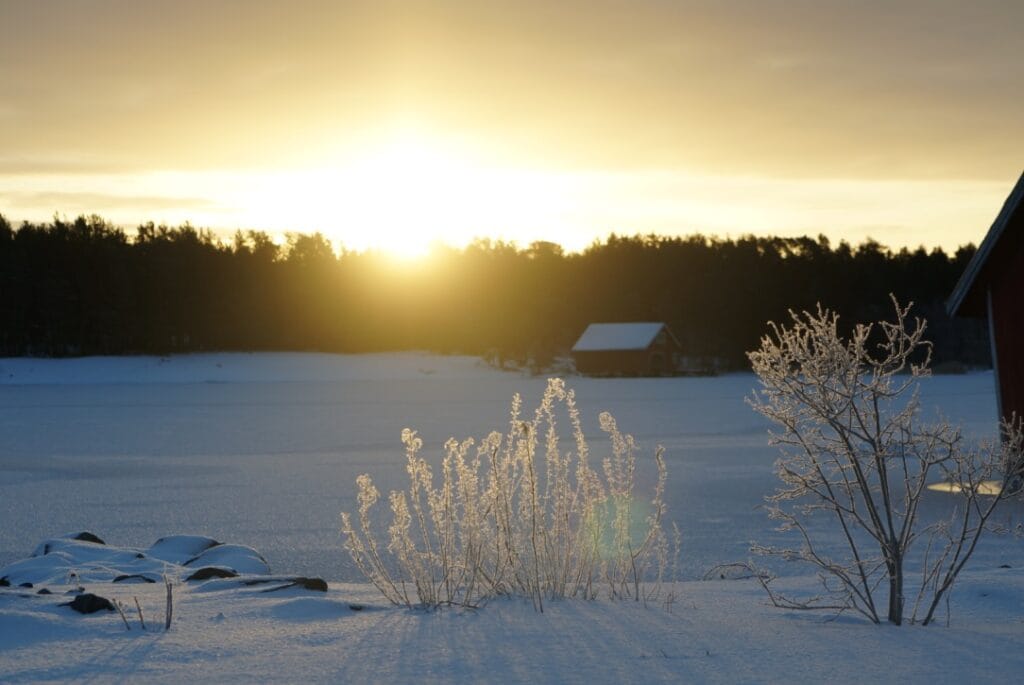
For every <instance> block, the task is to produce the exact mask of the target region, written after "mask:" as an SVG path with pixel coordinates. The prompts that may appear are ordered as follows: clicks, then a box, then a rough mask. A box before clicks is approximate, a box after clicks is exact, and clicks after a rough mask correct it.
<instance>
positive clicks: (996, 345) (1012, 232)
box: [946, 174, 1024, 419]
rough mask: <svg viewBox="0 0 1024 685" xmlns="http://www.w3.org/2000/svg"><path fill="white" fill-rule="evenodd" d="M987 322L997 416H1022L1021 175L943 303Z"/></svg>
mask: <svg viewBox="0 0 1024 685" xmlns="http://www.w3.org/2000/svg"><path fill="white" fill-rule="evenodd" d="M946 308H947V309H948V311H949V313H950V314H951V315H952V316H966V317H979V318H982V317H983V318H985V319H987V320H988V332H989V340H990V342H991V345H992V366H993V369H994V370H995V376H996V398H997V400H998V403H999V416H1000V417H1002V418H1006V419H1009V418H1010V417H1011V416H1013V415H1014V414H1016V415H1017V416H1018V417H1024V174H1021V177H1020V179H1019V180H1018V181H1017V185H1016V186H1014V188H1013V191H1012V192H1011V193H1010V196H1009V197H1008V198H1007V199H1006V203H1005V204H1004V205H1003V209H1002V211H1001V212H999V216H997V217H996V220H995V222H994V223H993V224H992V228H990V229H989V231H988V235H986V236H985V239H984V240H983V241H982V243H981V246H980V247H979V248H978V251H977V253H975V255H974V257H973V258H972V259H971V261H970V262H969V263H968V264H967V268H966V269H965V270H964V273H963V275H962V276H961V277H960V281H959V282H958V283H957V284H956V288H955V289H954V290H953V294H952V295H951V296H950V298H949V300H948V301H947V302H946Z"/></svg>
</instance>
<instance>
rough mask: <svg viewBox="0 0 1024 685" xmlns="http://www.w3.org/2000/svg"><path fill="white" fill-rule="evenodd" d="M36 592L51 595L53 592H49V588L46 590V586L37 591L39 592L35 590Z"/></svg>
mask: <svg viewBox="0 0 1024 685" xmlns="http://www.w3.org/2000/svg"><path fill="white" fill-rule="evenodd" d="M36 594H37V595H52V594H53V593H52V592H50V591H49V590H47V589H46V588H43V589H42V590H40V591H39V592H37V593H36Z"/></svg>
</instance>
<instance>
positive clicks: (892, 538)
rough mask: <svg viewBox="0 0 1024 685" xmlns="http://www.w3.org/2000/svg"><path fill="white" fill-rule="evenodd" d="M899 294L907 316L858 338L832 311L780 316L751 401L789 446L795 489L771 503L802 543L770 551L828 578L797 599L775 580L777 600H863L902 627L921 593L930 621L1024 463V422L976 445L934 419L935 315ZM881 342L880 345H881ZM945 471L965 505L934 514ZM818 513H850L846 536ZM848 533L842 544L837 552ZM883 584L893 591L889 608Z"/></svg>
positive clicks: (866, 610) (758, 361)
mask: <svg viewBox="0 0 1024 685" xmlns="http://www.w3.org/2000/svg"><path fill="white" fill-rule="evenodd" d="M893 304H894V305H895V310H896V311H895V318H894V320H892V321H888V322H884V321H883V322H881V323H879V324H877V325H875V326H872V325H858V326H856V327H855V328H854V330H853V332H852V334H851V335H850V337H849V338H847V339H843V338H842V337H840V335H839V333H838V318H839V317H838V316H836V315H835V314H834V313H832V312H829V311H827V310H822V309H821V308H820V307H819V309H818V311H817V313H815V314H809V313H806V312H805V313H803V314H802V315H798V314H792V322H791V324H790V325H789V326H788V327H787V326H777V325H775V324H770V328H771V333H770V335H766V336H765V337H764V338H762V340H761V347H760V349H758V350H756V351H754V352H751V353H750V355H749V356H750V361H751V363H752V365H753V369H754V372H755V373H756V374H757V375H758V377H759V379H760V381H761V389H760V391H759V392H758V393H757V394H756V395H755V396H754V397H753V398H752V400H751V404H752V405H753V407H754V409H755V410H756V411H758V412H760V413H761V414H763V415H764V416H766V417H768V418H769V419H771V420H772V421H774V422H775V423H776V424H777V425H778V427H779V429H780V430H778V432H775V433H773V434H772V442H773V444H776V445H779V446H780V447H781V448H782V453H783V456H782V458H781V459H779V461H777V462H776V472H777V474H778V476H779V478H780V480H781V481H782V486H781V487H780V488H779V490H778V491H777V492H776V493H775V494H774V495H773V496H771V497H770V498H769V504H770V508H769V511H770V513H771V515H772V517H773V518H776V519H778V520H780V521H781V522H782V529H783V530H790V531H793V532H795V533H797V537H798V538H799V540H800V546H799V547H797V548H792V549H790V548H782V549H780V548H769V547H759V548H756V549H757V551H759V552H761V553H764V554H773V555H779V556H781V557H783V558H785V559H788V560H798V561H802V562H806V563H809V564H811V565H812V566H814V567H816V568H817V569H818V570H819V572H820V574H821V579H822V584H823V586H824V589H825V592H824V593H823V594H822V595H821V596H819V597H815V598H812V599H810V600H800V601H797V600H792V599H788V598H785V597H781V596H778V595H776V594H774V593H773V592H771V590H770V588H769V586H768V583H767V581H765V588H766V589H768V590H769V594H770V596H771V598H772V601H773V602H775V603H776V604H777V605H780V606H785V607H787V608H791V609H829V610H838V611H842V610H845V609H853V610H855V611H858V612H860V613H861V614H863V615H864V616H866V617H867V618H868V619H870V620H871V621H874V622H876V623H878V622H880V620H881V617H882V616H885V617H886V618H887V619H888V620H889V621H890V622H892V623H895V624H900V623H901V622H902V621H903V618H904V610H905V606H906V605H907V604H908V602H907V599H906V598H907V596H908V594H909V597H910V599H911V601H912V602H913V604H912V608H911V616H910V618H911V621H917V620H920V621H921V622H922V623H924V624H927V623H930V622H931V621H932V620H933V619H934V617H935V612H936V609H937V608H938V607H939V606H940V602H942V600H943V599H944V598H945V599H947V600H948V597H949V593H950V591H951V590H952V587H953V584H954V582H955V581H956V579H957V577H958V575H959V573H960V571H961V570H962V569H963V567H964V565H965V564H966V563H967V561H968V559H970V557H971V554H972V553H973V552H974V549H975V547H976V545H977V544H978V541H979V539H980V538H981V536H982V534H983V533H984V532H985V530H986V529H987V528H988V526H989V521H990V519H991V516H992V513H993V511H994V510H995V508H996V506H997V505H998V504H999V503H1000V502H1001V501H1002V500H1003V499H1005V498H1007V497H1009V496H1011V493H1012V491H1013V490H1014V488H1013V487H1012V483H1013V481H1014V479H1016V478H1019V474H1020V473H1021V471H1022V468H1024V456H1022V451H1021V430H1020V426H1019V424H1017V425H1008V426H1004V435H1003V440H1002V441H1001V442H999V443H998V444H995V445H987V446H986V445H982V446H980V447H973V446H970V445H966V444H965V441H964V439H963V437H962V435H961V433H960V431H959V429H957V428H954V427H953V426H951V425H949V423H947V422H945V421H938V422H936V423H934V424H926V423H923V422H922V421H921V418H920V407H919V402H918V393H917V383H918V379H920V378H923V377H925V376H927V375H929V370H928V360H929V352H930V345H929V343H927V342H926V341H925V340H924V337H923V336H924V331H925V322H924V321H923V320H920V319H918V320H915V321H913V322H911V321H909V320H908V318H907V314H908V311H909V307H906V308H904V307H901V306H899V304H897V303H896V302H895V300H894V301H893ZM874 339H877V340H879V343H878V345H877V347H876V346H874V345H870V344H869V341H870V340H874ZM915 360H919V363H915ZM938 478H945V479H946V481H947V489H949V490H950V491H952V492H954V493H958V494H957V495H955V496H958V497H959V502H958V503H957V507H956V509H955V510H954V511H953V513H952V515H951V517H950V518H949V519H948V520H946V521H938V522H934V523H930V524H925V523H922V522H921V520H920V517H919V507H920V504H921V501H922V496H923V495H924V493H925V489H926V486H927V485H928V484H929V482H930V481H933V480H935V479H938ZM817 513H824V514H825V515H826V516H828V517H831V520H832V521H833V522H834V523H835V524H836V527H835V529H834V531H835V536H834V537H828V536H822V535H820V534H816V533H815V531H813V530H812V529H811V528H810V527H809V526H808V522H809V520H810V518H811V517H812V516H813V515H815V514H817ZM836 542H838V543H839V550H840V552H839V553H837V554H835V555H832V554H830V551H831V550H832V547H833V545H834V544H835V543H836ZM915 547H917V548H918V549H917V551H916V554H915V555H914V557H913V559H914V565H915V567H916V566H917V563H918V561H919V563H920V566H919V567H917V568H918V569H919V572H918V573H915V574H914V575H913V576H911V575H908V573H905V567H906V565H907V561H908V559H910V558H911V551H912V549H914V548H915ZM920 547H923V548H924V549H923V550H921V549H919V548H920ZM758 577H761V576H760V575H759V576H758ZM912 584H913V585H914V586H915V587H913V588H911V585H912ZM880 588H885V589H887V590H888V596H887V597H886V598H885V599H886V601H887V606H884V607H883V605H881V603H880V601H881V597H879V596H878V595H881V594H882V593H881V592H879V590H880ZM947 616H948V609H947Z"/></svg>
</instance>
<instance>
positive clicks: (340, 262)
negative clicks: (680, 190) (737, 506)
mask: <svg viewBox="0 0 1024 685" xmlns="http://www.w3.org/2000/svg"><path fill="white" fill-rule="evenodd" d="M974 249H975V248H974V246H972V245H968V246H965V247H961V248H960V249H958V250H957V251H956V252H955V254H952V255H948V254H946V253H945V252H944V251H943V250H941V249H938V248H936V249H933V250H931V251H926V250H925V249H923V248H919V249H916V250H908V249H900V250H898V251H893V250H890V249H888V248H886V247H885V246H883V245H880V244H879V243H877V242H874V241H867V242H864V243H861V244H860V245H857V246H851V245H850V244H848V243H846V242H839V243H838V244H835V245H833V244H832V243H830V241H829V240H828V239H827V238H825V237H824V236H819V237H817V238H809V237H801V238H761V237H753V236H743V237H740V238H736V239H724V238H712V237H706V236H701V235H693V236H688V237H661V236H632V237H622V236H616V235H611V236H609V237H608V238H607V239H605V240H603V241H597V242H595V243H593V244H592V245H591V246H590V247H588V248H587V249H585V250H583V251H582V252H580V253H571V254H570V253H565V252H564V251H563V250H562V248H561V247H560V246H559V245H557V244H554V243H549V242H535V243H533V244H531V245H530V246H528V247H518V246H516V245H514V244H510V243H505V242H500V241H499V242H493V241H486V240H481V241H477V242H474V243H472V244H470V245H468V246H467V247H465V248H458V249H457V248H450V247H443V246H435V248H434V249H433V250H432V252H431V255H430V257H429V258H427V259H424V260H422V261H417V262H400V261H397V260H395V259H394V258H392V257H389V256H388V255H386V254H383V253H378V252H372V251H371V252H351V251H346V250H342V251H341V252H340V254H339V253H336V252H335V250H334V249H333V247H332V245H331V244H330V242H329V241H328V240H327V239H326V238H325V237H324V236H323V235H322V234H320V233H313V234H300V233H293V234H288V239H287V243H286V244H284V245H278V244H276V243H275V242H274V241H273V240H272V238H271V236H270V235H268V234H267V233H263V232H259V231H245V232H242V231H239V232H237V233H236V234H235V235H234V238H233V240H229V241H221V240H218V239H217V238H216V236H215V235H214V234H213V233H212V232H211V231H209V230H204V229H197V228H194V227H192V226H191V225H188V224H185V225H183V226H178V227H168V226H162V225H161V226H156V225H154V224H152V223H147V224H143V225H141V226H139V227H138V229H137V231H136V235H130V234H129V233H128V232H126V231H125V230H123V229H121V228H119V227H116V226H114V225H112V224H111V223H109V222H107V221H105V220H104V219H102V218H100V217H98V216H88V217H86V216H81V217H78V218H77V219H75V220H73V221H69V220H65V219H61V218H54V219H53V220H52V221H51V222H49V223H31V222H23V223H22V224H21V225H20V226H17V227H15V226H13V225H12V224H11V223H10V222H9V221H7V220H6V219H4V218H3V216H0V293H2V296H0V355H3V356H23V355H37V356H72V355H95V354H102V355H109V354H167V353H175V352H197V351H219V350H252V351H260V350H308V351H325V352H377V351H393V350H428V351H434V352H440V353H461V354H472V355H481V356H485V357H487V358H489V359H491V360H493V361H495V362H498V363H508V362H513V363H520V364H524V365H529V366H531V367H534V368H543V367H545V366H546V365H547V364H548V363H550V361H551V360H552V359H554V358H556V357H557V356H559V355H562V354H565V353H567V352H568V350H569V349H570V348H571V346H572V344H573V342H574V341H575V339H576V338H577V337H578V336H579V335H580V333H581V332H582V331H583V329H584V328H585V327H586V326H587V324H589V323H592V322H609V321H664V322H666V323H667V324H668V325H669V327H670V328H671V329H672V331H673V332H674V333H675V335H676V337H677V338H678V339H679V341H680V343H681V344H682V347H683V353H684V354H686V355H693V356H697V357H707V358H715V359H717V360H720V362H721V363H722V364H724V367H725V368H747V364H746V357H745V352H746V351H747V350H750V349H754V348H755V347H757V344H758V341H759V338H760V336H761V335H762V334H763V333H764V332H765V328H766V326H765V324H766V322H767V321H769V320H774V321H783V320H785V319H787V317H788V314H787V311H788V310H790V309H793V310H803V309H813V308H814V307H815V306H816V304H817V303H819V302H820V303H821V304H822V305H823V306H826V307H828V308H830V309H832V310H834V311H836V312H838V313H839V314H840V316H841V317H842V321H843V322H844V323H845V324H847V325H850V324H853V323H855V322H860V321H875V320H879V319H881V318H885V317H886V315H888V314H889V313H890V312H891V307H892V304H891V301H890V298H889V294H890V293H892V294H893V295H895V296H896V297H897V298H898V299H899V300H900V301H901V302H908V301H913V302H914V303H915V308H914V310H913V313H914V314H916V315H918V316H923V317H925V318H927V320H928V322H929V336H928V337H929V338H930V339H931V340H932V341H933V342H934V361H935V362H936V363H939V364H942V363H944V362H945V363H952V362H958V363H962V364H967V365H985V364H987V363H988V362H989V357H988V342H987V337H986V329H985V327H984V325H983V324H982V322H979V321H973V320H954V319H951V318H950V317H949V316H948V315H947V313H946V311H945V307H944V300H945V298H946V297H947V296H948V295H949V293H950V292H951V291H952V289H953V286H954V284H955V283H956V280H957V279H958V278H959V276H960V274H961V273H962V272H963V269H964V267H965V266H966V264H967V262H968V261H969V259H970V258H971V256H972V255H973V253H974Z"/></svg>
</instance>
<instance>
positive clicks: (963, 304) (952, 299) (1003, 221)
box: [946, 173, 1024, 316]
mask: <svg viewBox="0 0 1024 685" xmlns="http://www.w3.org/2000/svg"><path fill="white" fill-rule="evenodd" d="M1022 205H1024V173H1022V174H1021V176H1020V178H1019V179H1018V180H1017V185H1015V186H1014V187H1013V190H1012V191H1010V195H1009V197H1007V198H1006V202H1005V203H1004V204H1003V208H1002V210H1000V212H999V215H998V216H997V217H996V220H995V221H994V222H993V223H992V227H991V228H989V229H988V233H987V234H986V235H985V239H984V240H983V241H982V242H981V246H980V247H979V248H978V251H977V252H975V253H974V256H973V257H972V258H971V261H970V262H968V264H967V268H966V269H964V273H963V275H962V276H960V280H959V281H957V284H956V287H955V288H953V294H952V295H950V296H949V299H948V300H946V311H948V312H949V313H950V315H952V316H977V315H983V314H984V313H985V309H984V302H983V301H982V300H981V298H980V296H979V295H978V291H977V287H976V286H978V285H979V284H980V282H981V281H984V280H985V279H984V278H981V275H982V274H983V273H984V272H985V267H986V265H987V264H988V263H989V260H990V259H991V257H992V255H993V253H995V251H996V245H998V244H999V243H1000V241H1001V240H1002V239H1003V237H1004V236H1005V235H1007V234H1008V233H1012V231H1007V227H1008V226H1010V225H1011V223H1013V221H1012V220H1013V218H1014V216H1015V215H1017V214H1018V212H1020V211H1021V209H1022Z"/></svg>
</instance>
